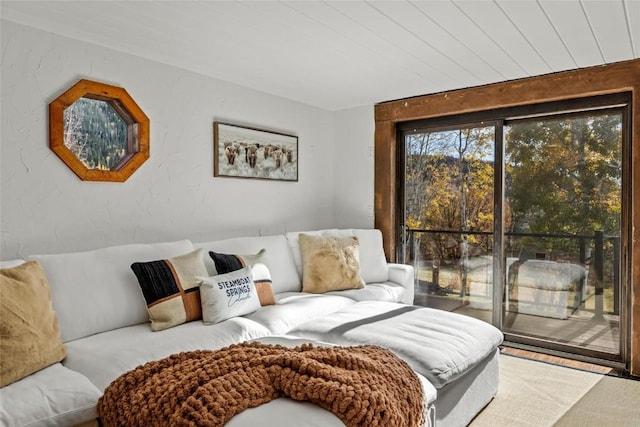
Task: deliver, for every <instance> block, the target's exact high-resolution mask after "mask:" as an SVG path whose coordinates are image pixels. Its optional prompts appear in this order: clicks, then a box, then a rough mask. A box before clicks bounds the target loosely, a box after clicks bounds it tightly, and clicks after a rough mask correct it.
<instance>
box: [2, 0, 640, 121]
mask: <svg viewBox="0 0 640 427" xmlns="http://www.w3.org/2000/svg"><path fill="white" fill-rule="evenodd" d="M0 13H1V16H2V19H6V20H9V21H15V22H18V23H22V24H25V25H29V26H33V27H36V28H40V29H43V30H46V31H51V32H54V33H58V34H61V35H64V36H68V37H71V38H76V39H80V40H84V41H87V42H90V43H95V44H97V45H101V46H105V47H109V48H112V49H116V50H119V51H123V52H127V53H131V54H133V55H137V56H140V57H144V58H148V59H152V60H155V61H159V62H162V63H166V64H170V65H174V66H177V67H181V68H183V69H187V70H191V71H195V72H198V73H201V74H205V75H208V76H212V77H215V78H219V79H222V80H226V81H229V82H233V83H237V84H240V85H243V86H247V87H251V88H254V89H258V90H261V91H264V92H267V93H271V94H275V95H279V96H282V97H285V98H289V99H292V100H296V101H300V102H303V103H305V104H310V105H314V106H318V107H321V108H325V109H329V110H341V109H345V108H349V107H354V106H360V105H371V104H375V103H378V102H382V101H388V100H393V99H399V98H405V97H409V96H415V95H422V94H428V93H434V92H441V91H446V90H451V89H458V88H464V87H470V86H477V85H482V84H487V83H493V82H498V81H504V80H511V79H517V78H521V77H527V76H534V75H540V74H547V73H551V72H556V71H562V70H567V69H575V68H580V67H588V66H592V65H598V64H605V63H611V62H617V61H623V60H628V59H633V58H638V57H640V0H562V1H560V0H521V1H516V0H508V1H507V0H497V1H488V0H476V1H458V0H454V1H434V0H430V1H254V2H249V1H62V2H60V1H41V2H35V1H4V0H3V1H2V2H1V9H0Z"/></svg>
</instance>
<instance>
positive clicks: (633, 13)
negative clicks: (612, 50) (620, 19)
mask: <svg viewBox="0 0 640 427" xmlns="http://www.w3.org/2000/svg"><path fill="white" fill-rule="evenodd" d="M624 6H625V11H626V17H627V29H628V30H629V33H630V34H631V48H632V50H633V57H634V58H638V57H640V2H638V1H636V0H625V2H624Z"/></svg>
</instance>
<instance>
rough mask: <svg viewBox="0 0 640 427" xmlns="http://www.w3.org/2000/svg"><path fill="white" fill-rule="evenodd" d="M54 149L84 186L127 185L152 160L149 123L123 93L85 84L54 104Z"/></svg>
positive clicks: (51, 130) (51, 137)
mask: <svg viewBox="0 0 640 427" xmlns="http://www.w3.org/2000/svg"><path fill="white" fill-rule="evenodd" d="M49 146H50V147H51V149H52V150H53V151H54V152H55V153H56V155H57V156H58V157H59V158H60V159H61V160H62V161H63V162H64V163H66V165H67V166H68V167H69V168H70V169H71V170H73V172H75V174H76V175H78V177H80V179H82V180H84V181H114V182H124V181H126V180H127V179H128V178H129V177H130V176H131V175H132V174H133V173H134V172H135V171H136V170H137V169H138V168H139V167H140V166H141V165H142V164H143V163H144V162H145V161H146V160H147V159H148V158H149V119H148V118H147V116H146V115H145V114H144V112H143V111H142V110H141V109H140V107H138V105H137V104H136V103H135V101H134V100H133V98H131V96H129V94H128V93H127V92H126V91H125V90H124V89H123V88H120V87H116V86H111V85H107V84H104V83H98V82H93V81H90V80H80V81H79V82H78V83H76V84H75V85H73V86H72V87H71V88H69V89H68V90H67V91H66V92H64V93H63V94H62V95H60V96H59V97H58V98H56V99H55V100H54V101H53V102H52V103H51V104H49Z"/></svg>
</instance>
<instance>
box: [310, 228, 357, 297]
mask: <svg viewBox="0 0 640 427" xmlns="http://www.w3.org/2000/svg"><path fill="white" fill-rule="evenodd" d="M299 242H300V255H301V257H302V291H303V292H311V293H315V294H321V293H324V292H328V291H342V290H345V289H362V288H364V280H362V277H360V243H359V241H358V238H357V237H355V236H348V237H320V236H311V235H307V234H304V233H301V234H300V235H299Z"/></svg>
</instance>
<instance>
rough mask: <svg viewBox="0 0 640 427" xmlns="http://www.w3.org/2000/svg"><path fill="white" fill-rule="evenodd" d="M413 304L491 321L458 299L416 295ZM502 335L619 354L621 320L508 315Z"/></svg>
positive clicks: (585, 315)
mask: <svg viewBox="0 0 640 427" xmlns="http://www.w3.org/2000/svg"><path fill="white" fill-rule="evenodd" d="M414 304H416V305H421V306H424V307H432V308H438V309H441V310H446V311H453V312H456V313H460V314H464V315H467V316H471V317H475V318H477V319H480V320H483V321H486V322H491V310H481V309H477V308H473V307H471V306H470V305H469V303H468V302H463V301H462V300H461V299H459V298H452V297H445V296H437V295H428V294H426V293H421V292H417V293H416V296H415V299H414ZM504 332H505V333H513V334H518V335H525V336H528V337H533V338H540V339H544V340H551V341H555V342H558V343H562V344H567V345H571V346H576V347H580V348H584V349H589V350H594V351H599V352H605V353H610V354H620V319H619V316H614V315H605V316H604V319H601V320H597V319H595V318H594V314H593V313H592V312H590V311H580V310H578V311H576V312H574V313H573V314H572V315H571V316H570V317H569V318H567V319H556V318H552V317H542V316H535V315H530V314H523V313H517V312H507V313H506V315H505V318H504Z"/></svg>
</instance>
